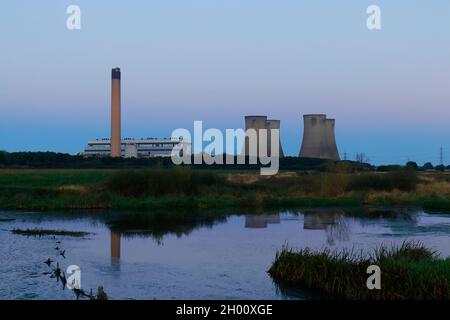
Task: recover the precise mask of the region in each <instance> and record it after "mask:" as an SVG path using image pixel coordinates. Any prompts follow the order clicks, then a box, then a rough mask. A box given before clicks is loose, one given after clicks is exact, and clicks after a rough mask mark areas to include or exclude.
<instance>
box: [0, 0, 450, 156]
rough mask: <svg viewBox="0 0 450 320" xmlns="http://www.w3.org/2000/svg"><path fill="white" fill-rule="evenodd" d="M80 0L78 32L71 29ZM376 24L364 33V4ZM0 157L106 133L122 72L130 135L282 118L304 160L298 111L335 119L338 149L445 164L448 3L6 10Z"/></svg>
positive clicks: (313, 1) (21, 5)
mask: <svg viewBox="0 0 450 320" xmlns="http://www.w3.org/2000/svg"><path fill="white" fill-rule="evenodd" d="M70 4H77V5H79V6H80V7H81V11H82V19H81V23H82V29H81V30H79V31H69V30H67V29H66V18H67V14H66V13H65V11H66V8H67V6H68V5H70ZM370 4H377V5H379V6H380V7H381V10H382V30H380V31H369V30H368V29H367V28H366V18H367V14H366V8H367V6H368V5H370ZM0 6H1V7H0V29H1V30H2V31H1V34H0V40H1V41H0V52H1V59H0V65H1V69H2V77H1V79H0V108H1V118H0V149H5V150H8V151H18V150H52V151H62V152H70V153H75V152H77V151H80V150H82V149H83V148H84V145H85V143H86V141H87V140H88V139H93V138H97V137H98V138H101V137H107V136H108V135H109V98H110V69H111V68H112V67H115V66H119V67H121V68H122V96H123V100H122V108H123V135H124V136H134V137H141V136H142V137H147V136H169V135H170V134H171V132H172V130H173V129H175V128H178V127H185V128H191V127H192V122H193V121H194V120H203V121H204V125H205V126H206V127H217V128H236V127H242V126H243V116H244V115H246V114H265V115H267V116H269V117H270V118H275V119H280V120H281V125H282V132H281V135H282V143H283V148H284V150H285V151H286V153H287V154H291V155H297V154H298V150H299V148H300V142H301V137H302V130H303V126H302V117H301V116H302V114H304V113H327V114H328V116H329V117H333V118H336V136H337V139H338V141H337V142H338V147H339V150H340V152H341V155H343V153H344V151H347V152H348V153H349V154H350V155H352V154H354V153H356V152H360V151H361V152H365V153H366V154H368V156H369V157H370V158H371V159H372V160H373V162H375V163H390V162H405V161H406V160H407V159H408V158H409V159H412V160H417V161H418V162H423V161H425V160H432V161H434V162H435V163H436V162H437V161H438V155H439V147H440V146H441V145H443V146H444V149H445V150H446V157H447V160H448V161H447V162H448V163H450V143H449V138H450V126H449V125H448V124H449V120H450V2H449V1H441V0H430V1H420V0H409V1H407V0H398V1H386V0H384V1H381V0H380V1H377V0H371V1H365V0H346V1H325V0H309V1H301V0H281V1H280V0H279V1H275V0H272V1H265V0H217V1H211V0H169V1H100V0H97V1H87V0H72V1H56V0H54V1H48V0H42V1H23V0H6V1H2V4H1V5H0Z"/></svg>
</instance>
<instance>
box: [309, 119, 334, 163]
mask: <svg viewBox="0 0 450 320" xmlns="http://www.w3.org/2000/svg"><path fill="white" fill-rule="evenodd" d="M303 122H304V129H303V141H302V147H301V149H300V157H304V158H321V159H332V160H340V157H339V152H338V149H337V145H336V138H335V135H334V124H335V120H334V119H327V118H326V115H324V114H305V115H304V116H303Z"/></svg>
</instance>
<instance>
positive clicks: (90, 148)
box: [81, 138, 191, 158]
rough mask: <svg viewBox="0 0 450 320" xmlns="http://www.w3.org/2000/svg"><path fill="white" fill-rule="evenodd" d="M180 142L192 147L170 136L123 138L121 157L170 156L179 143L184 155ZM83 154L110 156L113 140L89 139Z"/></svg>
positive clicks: (87, 155) (86, 155)
mask: <svg viewBox="0 0 450 320" xmlns="http://www.w3.org/2000/svg"><path fill="white" fill-rule="evenodd" d="M180 144H188V146H186V148H190V147H191V146H190V142H187V141H182V140H174V139H170V138H146V139H144V138H142V139H133V138H126V139H123V140H122V142H121V146H120V157H122V158H155V157H170V156H171V155H172V149H173V148H174V147H175V146H177V145H178V150H180V153H179V155H180V156H182V155H183V154H182V151H183V150H188V149H185V148H184V146H180ZM81 155H83V156H85V157H109V156H111V140H110V139H97V140H91V141H88V143H87V146H86V148H85V149H84V151H83V152H81Z"/></svg>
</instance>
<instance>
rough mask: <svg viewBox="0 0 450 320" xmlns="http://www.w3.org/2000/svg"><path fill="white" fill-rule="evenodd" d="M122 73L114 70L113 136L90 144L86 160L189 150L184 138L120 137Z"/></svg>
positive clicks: (146, 155)
mask: <svg viewBox="0 0 450 320" xmlns="http://www.w3.org/2000/svg"><path fill="white" fill-rule="evenodd" d="M120 81H121V72H120V68H114V69H112V70H111V137H110V138H109V139H96V140H91V141H88V143H87V146H86V147H85V149H84V151H83V152H80V153H79V154H80V155H82V156H85V157H114V158H119V157H122V158H154V157H170V156H171V155H172V149H173V148H174V147H175V146H177V150H179V155H180V156H182V155H183V154H182V153H183V150H189V149H186V148H190V147H191V144H190V142H188V141H182V140H181V139H170V138H146V139H144V138H141V139H134V138H125V139H122V137H121V122H122V119H121V117H122V116H121V87H120V85H121V84H120Z"/></svg>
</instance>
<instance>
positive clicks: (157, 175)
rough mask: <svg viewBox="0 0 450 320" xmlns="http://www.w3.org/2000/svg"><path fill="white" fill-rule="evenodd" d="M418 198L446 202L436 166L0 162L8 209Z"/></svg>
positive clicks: (447, 187) (411, 201)
mask: <svg viewBox="0 0 450 320" xmlns="http://www.w3.org/2000/svg"><path fill="white" fill-rule="evenodd" d="M361 205H371V206H416V207H423V208H424V209H431V210H450V178H448V177H447V175H445V174H442V173H439V174H436V175H429V174H420V175H419V176H418V174H417V173H415V172H412V171H408V170H399V171H398V172H389V173H386V174H384V173H349V172H345V171H343V172H338V171H337V170H331V171H330V172H313V173H311V172H304V171H299V172H281V173H280V174H278V175H276V176H271V177H262V176H260V175H259V174H258V173H256V172H226V171H224V170H222V171H215V170H193V169H189V168H172V169H167V168H166V169H142V170H126V171H122V170H100V169H85V170H82V169H81V170H80V169H65V170H62V169H54V170H48V169H41V170H40V169H3V170H2V169H0V208H1V209H9V210H15V209H18V210H62V209H164V208H166V209H173V208H189V209H202V208H246V209H248V208H262V209H274V208H289V207H349V206H361Z"/></svg>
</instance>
